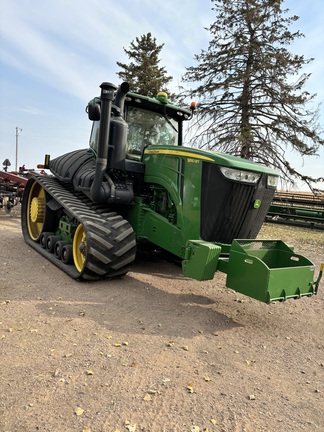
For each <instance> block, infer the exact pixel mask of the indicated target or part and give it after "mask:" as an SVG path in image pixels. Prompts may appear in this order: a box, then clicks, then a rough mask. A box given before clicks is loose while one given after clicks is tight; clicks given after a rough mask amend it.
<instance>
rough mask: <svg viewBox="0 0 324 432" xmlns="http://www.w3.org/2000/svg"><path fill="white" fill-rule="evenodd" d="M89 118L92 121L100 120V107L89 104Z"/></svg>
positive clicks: (92, 103) (95, 104)
mask: <svg viewBox="0 0 324 432" xmlns="http://www.w3.org/2000/svg"><path fill="white" fill-rule="evenodd" d="M86 111H87V113H88V118H89V120H91V121H98V120H100V105H99V104H97V103H95V102H89V103H88V106H87V109H86Z"/></svg>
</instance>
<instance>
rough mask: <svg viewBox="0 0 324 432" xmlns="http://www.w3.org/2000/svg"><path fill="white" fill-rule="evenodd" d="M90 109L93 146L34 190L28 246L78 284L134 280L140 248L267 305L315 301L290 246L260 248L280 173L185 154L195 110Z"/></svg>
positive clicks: (309, 275) (27, 210)
mask: <svg viewBox="0 0 324 432" xmlns="http://www.w3.org/2000/svg"><path fill="white" fill-rule="evenodd" d="M100 87H101V95H100V97H97V98H94V99H92V100H91V101H90V102H89V104H88V106H87V113H88V117H89V119H90V120H91V121H92V122H93V125H92V131H91V136H90V146H89V148H87V149H84V150H77V151H73V152H70V153H67V154H65V155H63V156H60V157H57V158H56V159H53V160H50V157H49V156H48V155H46V157H45V164H44V165H43V167H44V168H46V169H49V170H50V171H51V173H52V174H53V175H51V176H40V175H35V176H34V177H32V178H30V179H29V180H28V183H27V185H26V187H25V192H24V197H23V202H22V231H23V235H24V238H25V240H26V242H27V243H28V244H29V245H30V246H32V247H33V248H35V249H36V250H37V251H38V252H40V253H41V254H42V255H43V256H45V257H46V258H48V259H49V260H50V261H51V262H52V263H54V264H56V265H57V266H58V267H60V268H61V269H62V270H64V271H65V272H66V273H68V274H69V275H70V276H71V277H73V278H77V279H86V280H96V279H99V278H112V277H116V276H122V275H124V274H126V273H127V272H128V271H129V269H130V268H131V265H132V264H133V262H134V260H135V255H136V248H137V247H139V248H140V247H146V248H152V249H155V250H164V251H167V252H168V253H170V254H172V256H175V257H177V259H180V260H181V261H182V269H183V273H184V275H185V276H187V277H190V278H194V279H197V280H206V279H213V278H214V275H215V272H216V271H217V270H219V271H221V272H225V273H226V274H227V279H226V285H227V286H228V287H229V288H232V289H234V290H236V291H239V292H241V293H243V294H245V295H248V296H251V297H253V298H256V299H258V300H261V301H263V302H267V303H270V302H271V301H274V300H286V299H287V298H300V297H302V296H311V295H312V294H315V293H316V292H317V289H318V285H319V280H320V277H321V274H322V271H323V268H322V269H321V270H322V271H321V272H320V274H319V277H318V278H317V280H316V281H314V280H313V279H314V271H315V270H314V265H313V263H312V262H311V261H309V260H308V259H307V258H305V257H303V256H301V255H297V254H295V253H294V251H293V249H292V248H290V247H288V246H287V245H286V244H284V243H283V242H281V241H279V240H278V241H273V240H262V241H261V240H254V239H255V237H256V236H257V234H258V232H259V230H260V228H261V226H262V223H263V221H264V219H265V216H266V214H267V211H268V209H269V206H270V204H271V201H272V197H273V195H274V192H275V188H276V184H277V179H278V174H277V173H276V172H275V171H273V170H272V169H269V168H267V167H264V166H261V165H258V164H255V163H253V162H250V161H247V160H243V159H240V158H236V157H233V156H229V155H226V154H221V153H215V152H211V151H201V150H197V149H194V148H188V147H183V146H182V130H183V122H184V121H186V120H188V119H190V117H191V115H192V110H190V109H183V108H180V107H177V106H174V105H171V104H169V103H168V100H167V95H166V94H165V93H160V94H159V95H158V96H157V98H156V99H152V98H148V97H144V96H141V95H138V94H134V93H131V92H129V86H128V84H127V83H123V84H121V85H120V87H119V88H118V89H117V88H116V87H115V86H114V85H113V84H110V83H102V84H101V86H100Z"/></svg>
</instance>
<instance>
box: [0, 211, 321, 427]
mask: <svg viewBox="0 0 324 432" xmlns="http://www.w3.org/2000/svg"><path fill="white" fill-rule="evenodd" d="M260 237H261V238H273V239H274V238H281V239H283V240H285V241H287V242H288V243H289V244H291V243H294V244H295V248H296V252H300V253H302V254H304V255H305V256H307V257H309V258H310V259H312V260H313V262H314V263H315V264H316V265H317V269H318V268H319V263H320V262H321V261H324V232H322V231H315V230H307V229H301V228H292V227H285V226H279V225H271V224H265V225H264V227H263V228H262V231H261V233H260ZM0 257H1V258H0V262H1V282H0V344H1V351H0V353H1V354H0V371H1V372H0V374H1V379H0V392H1V399H0V431H2V432H14V431H17V432H31V431H55V432H61V431H62V432H63V431H64V432H74V431H75V432H86V431H88V432H89V431H92V432H103V431H105V432H106V431H107V432H117V431H119V432H123V431H133V432H134V431H136V432H138V431H146V432H147V431H152V432H155V431H156V432H161V431H168V432H171V431H172V432H177V431H179V432H186V431H188V432H198V431H209V432H212V431H226V432H232V431H237V432H240V431H246V432H258V431H262V432H264V431H276V432H281V431H282V432H289V431H293V432H299V431H306V432H312V431H322V430H324V400H323V394H324V380H323V375H324V346H323V324H324V319H323V305H324V285H323V281H322V282H321V284H320V289H319V293H318V295H317V296H314V297H311V298H303V299H301V300H298V301H294V300H289V301H287V302H283V303H274V304H272V305H266V304H263V303H260V302H258V301H256V300H253V299H250V298H248V297H245V296H243V295H241V294H237V293H235V292H234V291H232V290H230V289H227V288H226V287H225V277H224V275H223V274H217V275H216V277H215V279H214V280H213V281H206V282H197V281H193V280H189V279H187V278H185V277H183V276H182V274H181V271H180V268H179V267H177V266H175V265H173V264H172V263H169V262H165V261H161V260H159V259H158V258H156V257H154V256H150V257H149V258H146V259H144V258H143V257H142V258H139V259H138V260H137V261H136V263H135V265H134V267H133V270H132V271H131V272H130V273H129V274H128V275H127V276H126V277H124V278H123V279H117V280H113V281H99V282H94V283H93V282H92V283H80V282H77V281H75V280H72V279H71V278H69V277H68V276H67V275H65V274H64V273H63V272H62V271H61V270H59V269H58V268H56V267H55V266H54V265H52V264H51V263H50V262H49V261H47V260H46V259H45V258H43V257H41V256H40V255H38V254H37V253H36V252H35V251H34V250H32V249H30V247H29V246H28V245H27V244H26V243H25V242H24V240H23V237H22V234H21V230H20V220H19V214H18V209H15V211H13V212H12V214H11V215H7V214H5V213H4V212H1V213H0Z"/></svg>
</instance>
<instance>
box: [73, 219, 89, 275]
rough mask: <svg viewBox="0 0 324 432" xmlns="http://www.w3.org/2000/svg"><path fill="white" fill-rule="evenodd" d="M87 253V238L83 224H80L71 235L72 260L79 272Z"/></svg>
mask: <svg viewBox="0 0 324 432" xmlns="http://www.w3.org/2000/svg"><path fill="white" fill-rule="evenodd" d="M86 253H87V239H86V233H85V230H84V228H83V225H82V224H80V225H79V226H78V227H77V229H76V231H75V234H74V237H73V260H74V265H75V267H76V269H77V270H78V272H79V273H81V272H82V270H83V267H84V264H85V261H86Z"/></svg>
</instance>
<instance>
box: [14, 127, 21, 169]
mask: <svg viewBox="0 0 324 432" xmlns="http://www.w3.org/2000/svg"><path fill="white" fill-rule="evenodd" d="M20 132H22V129H21V128H19V127H16V166H15V171H16V172H17V171H18V135H19V134H20Z"/></svg>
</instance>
